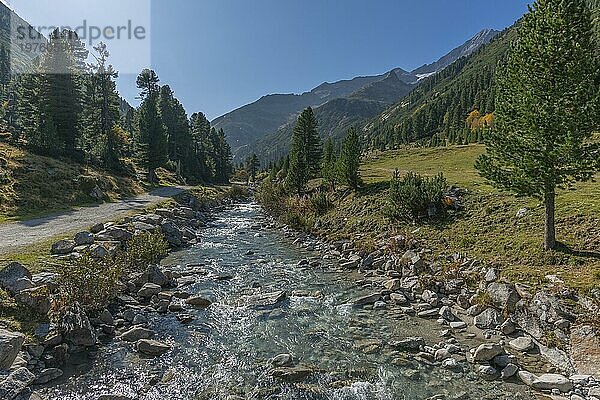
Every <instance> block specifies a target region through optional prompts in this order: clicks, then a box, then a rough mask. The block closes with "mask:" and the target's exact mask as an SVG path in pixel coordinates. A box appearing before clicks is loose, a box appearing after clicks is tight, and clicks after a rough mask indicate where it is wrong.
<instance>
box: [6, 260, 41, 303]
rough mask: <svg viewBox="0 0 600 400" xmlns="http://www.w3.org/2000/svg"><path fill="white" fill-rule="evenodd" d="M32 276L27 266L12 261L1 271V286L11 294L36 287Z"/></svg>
mask: <svg viewBox="0 0 600 400" xmlns="http://www.w3.org/2000/svg"><path fill="white" fill-rule="evenodd" d="M31 279H32V276H31V273H30V272H29V270H28V269H27V268H25V267H24V266H23V265H22V264H20V263H18V262H12V263H10V264H8V266H6V267H5V268H3V269H2V270H1V271H0V287H2V289H5V290H7V291H8V292H9V293H10V294H13V295H14V294H15V293H17V292H19V291H21V290H24V289H30V288H32V287H34V284H33V282H32V281H31Z"/></svg>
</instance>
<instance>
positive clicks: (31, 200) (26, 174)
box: [0, 143, 142, 222]
mask: <svg viewBox="0 0 600 400" xmlns="http://www.w3.org/2000/svg"><path fill="white" fill-rule="evenodd" d="M0 184H1V186H0V222H2V221H7V220H25V219H30V218H34V217H37V216H41V215H47V214H50V213H53V212H59V211H65V210H68V209H70V208H72V207H74V206H82V205H90V204H94V203H95V202H96V201H95V200H94V199H93V198H92V197H90V195H89V193H90V192H91V191H92V189H93V188H94V186H96V185H98V186H99V187H100V188H101V189H102V190H103V192H104V193H105V195H106V196H107V197H108V198H107V200H116V199H119V198H124V197H131V196H134V195H136V194H139V193H141V192H142V187H141V186H140V184H139V183H138V182H136V181H134V180H132V179H131V178H125V177H115V176H113V175H111V174H109V173H107V172H105V171H101V170H97V169H93V168H89V167H85V166H81V165H77V164H71V163H67V162H63V161H59V160H55V159H52V158H48V157H40V156H36V155H33V154H31V153H28V152H26V151H24V150H22V149H19V148H16V147H13V146H9V145H7V144H4V143H0Z"/></svg>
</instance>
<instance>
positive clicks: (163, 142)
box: [137, 70, 168, 183]
mask: <svg viewBox="0 0 600 400" xmlns="http://www.w3.org/2000/svg"><path fill="white" fill-rule="evenodd" d="M159 82H160V80H159V79H158V76H157V75H156V73H155V72H154V71H150V70H144V71H142V73H141V74H140V75H139V76H138V79H137V84H138V88H139V89H140V90H141V92H140V95H141V96H142V98H143V101H142V104H141V105H140V108H139V112H138V125H139V126H138V133H139V144H140V146H141V149H140V155H141V158H142V163H143V164H144V165H145V166H146V168H147V169H148V181H149V182H151V183H157V181H158V178H157V176H156V169H157V168H159V167H162V166H164V165H165V163H166V162H167V160H168V153H167V145H168V140H167V129H166V127H165V125H164V124H163V121H162V118H161V117H160V113H159V110H158V97H159V90H160V86H159V84H158V83H159Z"/></svg>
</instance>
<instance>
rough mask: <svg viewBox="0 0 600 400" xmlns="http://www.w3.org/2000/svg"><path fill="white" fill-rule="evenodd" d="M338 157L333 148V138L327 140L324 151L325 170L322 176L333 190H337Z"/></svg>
mask: <svg viewBox="0 0 600 400" xmlns="http://www.w3.org/2000/svg"><path fill="white" fill-rule="evenodd" d="M336 162H337V160H336V155H335V149H334V146H333V140H332V139H331V138H329V139H327V141H326V142H325V147H324V149H323V168H322V171H321V176H322V177H323V180H324V181H325V183H326V184H327V185H329V186H330V187H331V188H332V189H334V188H335V181H336V170H335V165H336Z"/></svg>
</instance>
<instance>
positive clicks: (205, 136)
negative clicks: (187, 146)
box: [190, 112, 212, 183]
mask: <svg viewBox="0 0 600 400" xmlns="http://www.w3.org/2000/svg"><path fill="white" fill-rule="evenodd" d="M190 130H191V135H192V145H191V147H192V153H193V161H192V162H193V165H194V167H193V170H194V171H195V172H194V177H195V178H196V180H197V181H200V182H205V183H208V182H211V180H212V171H211V166H210V165H209V156H210V155H209V152H208V150H209V148H210V143H209V137H210V131H211V129H210V122H209V121H208V119H207V118H206V116H205V115H204V114H203V113H201V112H198V113H194V114H192V117H191V119H190Z"/></svg>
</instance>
